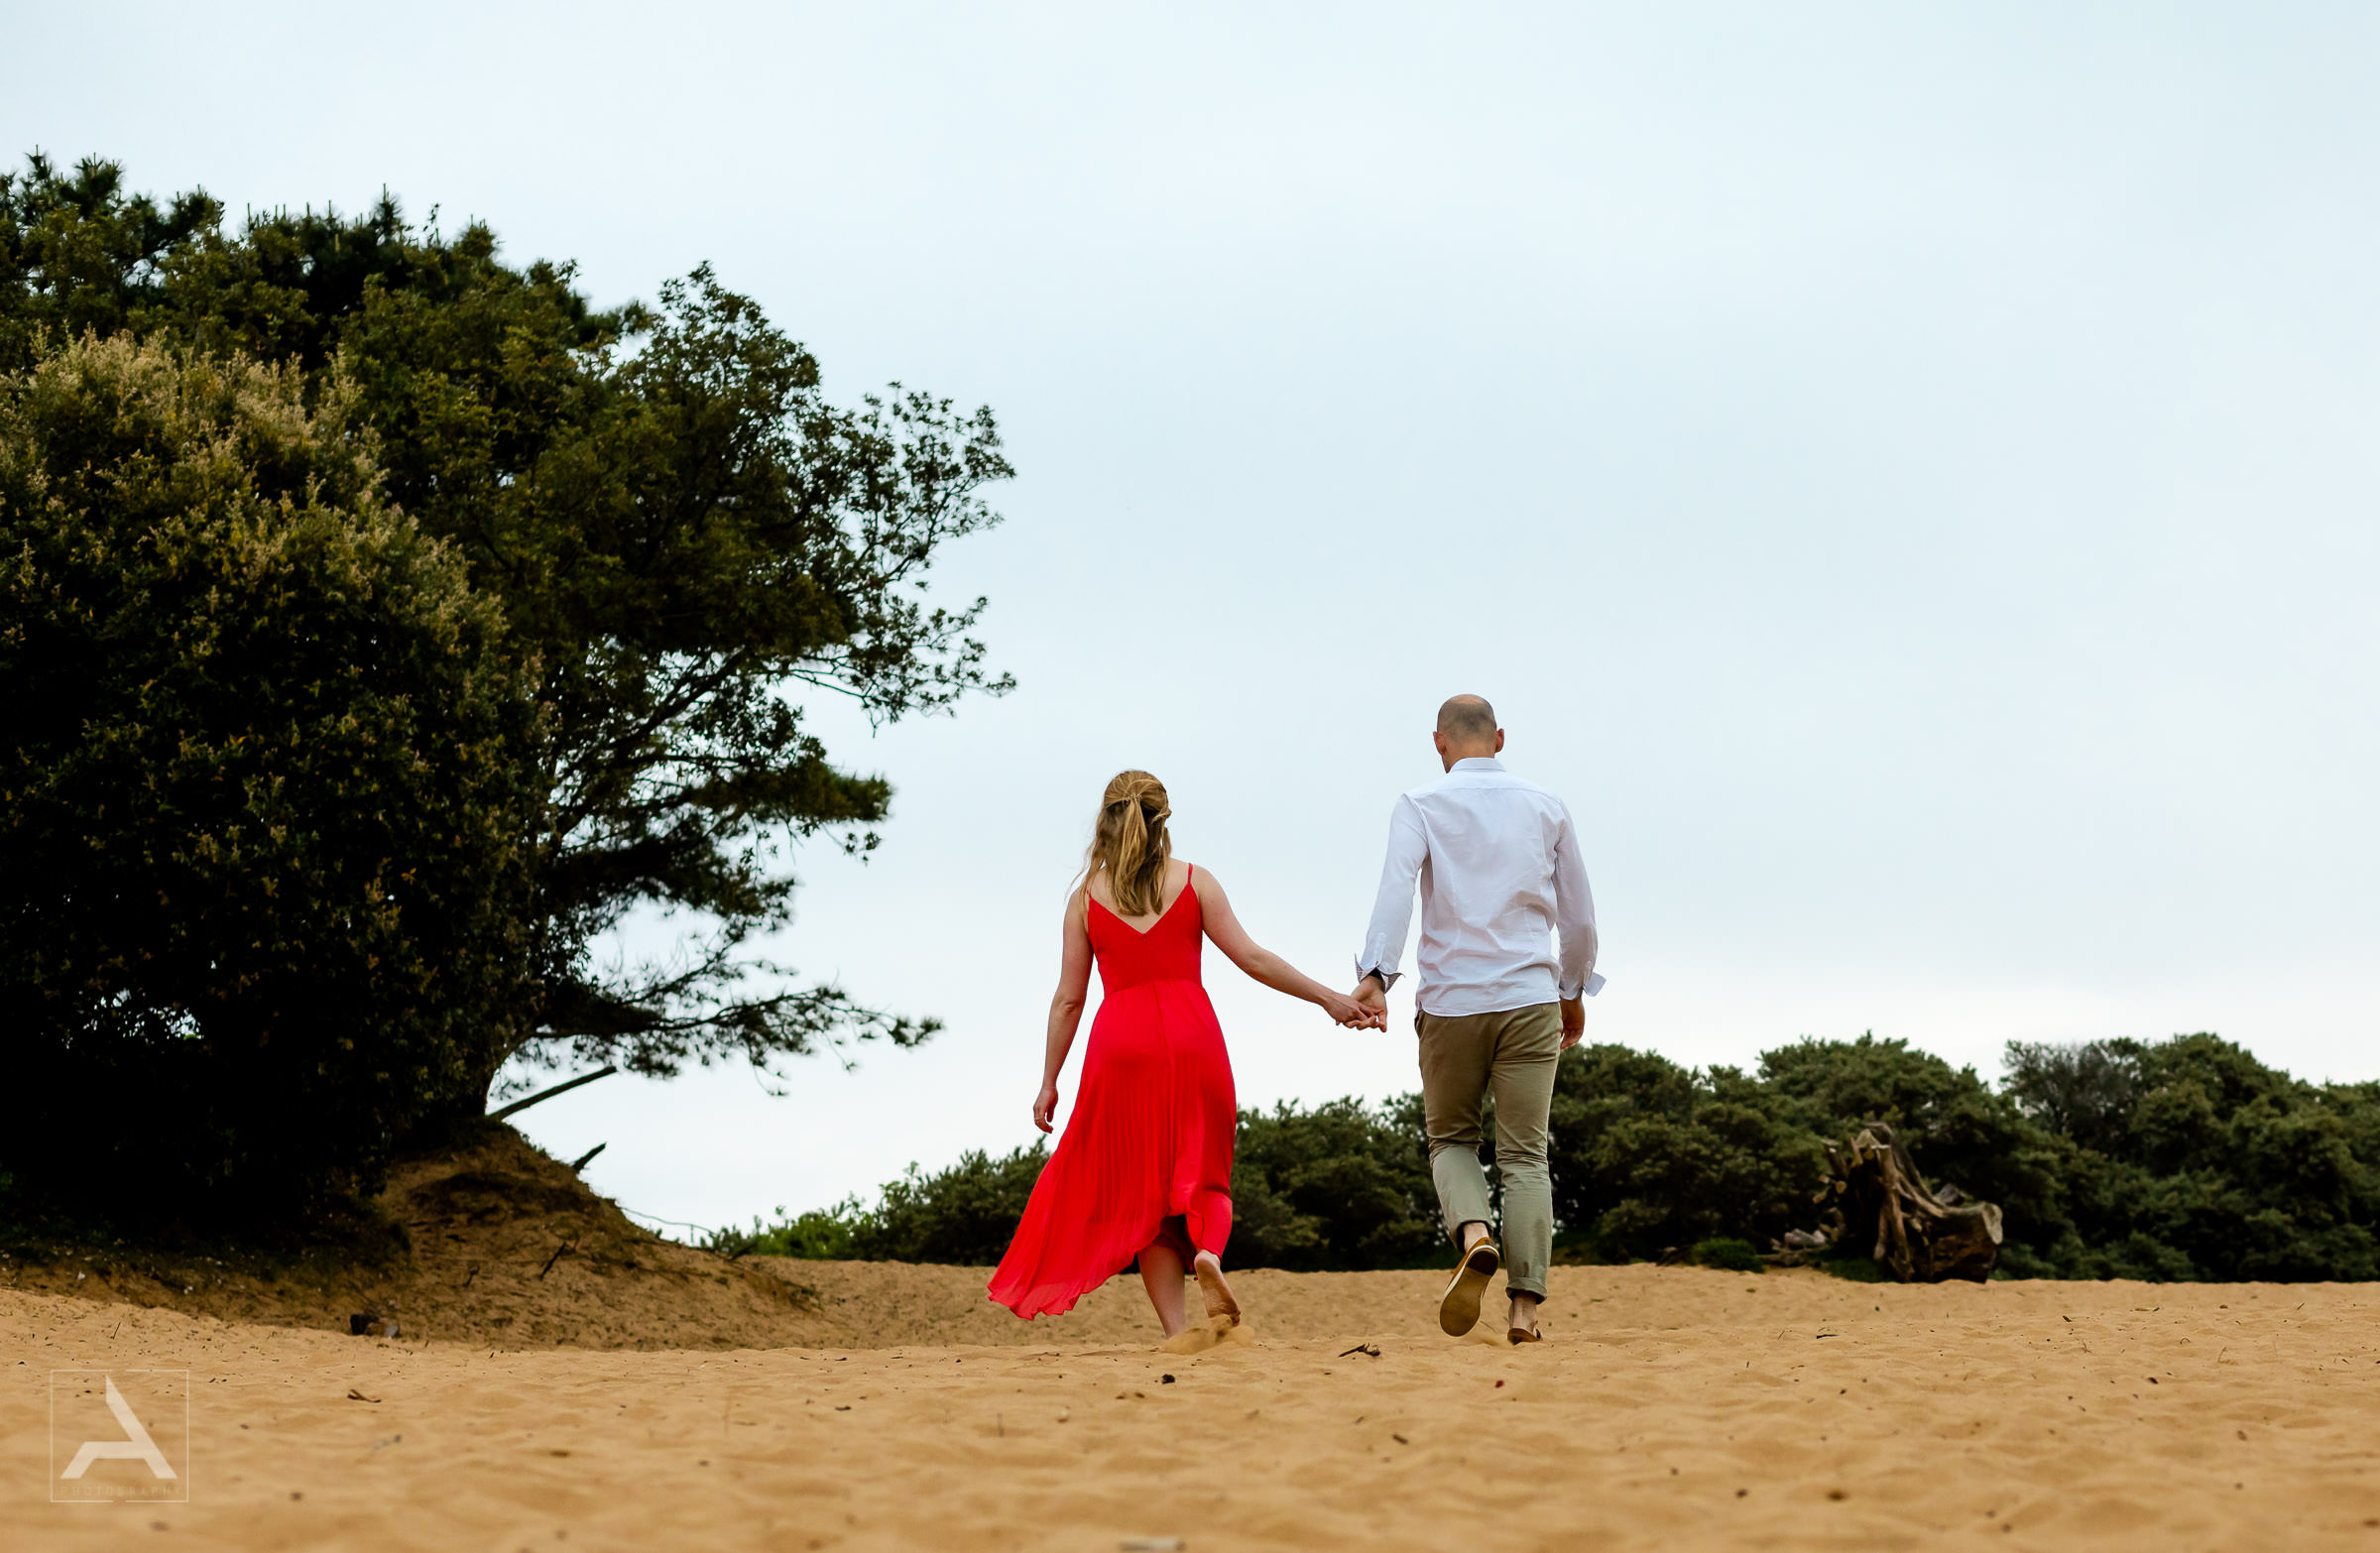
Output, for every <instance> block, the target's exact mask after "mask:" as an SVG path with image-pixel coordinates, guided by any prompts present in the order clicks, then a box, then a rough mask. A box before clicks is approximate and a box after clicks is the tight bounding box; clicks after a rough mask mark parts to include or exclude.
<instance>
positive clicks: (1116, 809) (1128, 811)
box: [1083, 772, 1173, 917]
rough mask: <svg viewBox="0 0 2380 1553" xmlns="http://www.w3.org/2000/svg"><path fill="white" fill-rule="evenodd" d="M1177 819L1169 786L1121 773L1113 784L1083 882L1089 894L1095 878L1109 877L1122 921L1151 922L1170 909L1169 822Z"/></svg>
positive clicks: (1095, 831)
mask: <svg viewBox="0 0 2380 1553" xmlns="http://www.w3.org/2000/svg"><path fill="white" fill-rule="evenodd" d="M1172 813H1173V808H1172V805H1171V804H1169V803H1168V802H1167V801H1166V798H1165V784H1164V783H1163V782H1161V781H1159V780H1157V779H1156V778H1155V777H1151V776H1150V775H1149V774H1148V773H1146V772H1118V773H1117V774H1116V775H1115V776H1114V777H1112V778H1110V779H1109V782H1108V791H1107V795H1106V796H1105V797H1103V798H1101V799H1100V800H1099V823H1098V825H1097V826H1096V827H1095V828H1094V829H1093V830H1092V832H1091V850H1090V851H1088V852H1086V853H1085V854H1084V855H1083V879H1084V888H1086V889H1088V888H1089V883H1090V879H1091V877H1092V876H1093V875H1095V874H1097V873H1098V872H1099V871H1100V870H1101V869H1103V868H1104V869H1106V870H1107V871H1108V889H1109V890H1110V891H1111V892H1113V893H1114V895H1115V896H1116V914H1117V915H1118V916H1126V917H1130V916H1146V915H1148V914H1149V913H1150V912H1152V911H1154V910H1156V909H1157V907H1158V906H1160V905H1163V904H1164V903H1165V865H1166V864H1167V863H1169V862H1171V861H1172V860H1173V838H1172V837H1171V836H1168V835H1167V834H1166V833H1165V821H1166V819H1167V818H1168V817H1169V816H1170V815H1171V814H1172Z"/></svg>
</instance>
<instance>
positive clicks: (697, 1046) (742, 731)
mask: <svg viewBox="0 0 2380 1553" xmlns="http://www.w3.org/2000/svg"><path fill="white" fill-rule="evenodd" d="M86 330H87V331H95V332H97V333H99V334H102V335H105V334H112V333H119V332H130V333H133V334H136V335H141V336H161V337H167V338H171V339H174V340H177V341H179V342H181V343H183V344H185V345H187V346H189V347H192V348H196V349H200V350H205V351H210V352H216V353H225V354H230V353H239V354H245V355H249V356H253V357H257V358H260V359H264V360H267V361H274V362H291V363H294V364H295V367H296V370H297V372H299V373H300V374H301V375H302V376H303V378H304V380H305V381H306V382H307V383H308V384H309V385H313V386H315V387H317V388H318V387H319V386H320V385H322V384H325V383H327V382H329V381H331V379H332V378H333V377H334V376H337V377H340V378H342V379H343V380H344V381H346V382H349V383H351V384H352V385H353V393H354V408H355V413H356V415H357V416H358V417H359V418H360V419H361V420H362V422H363V423H365V424H366V425H368V426H370V427H371V428H373V429H374V431H375V432H376V433H377V435H378V437H379V442H380V446H381V449H382V458H383V462H384V464H385V468H386V489H387V492H388V495H389V496H390V498H391V499H393V500H394V501H395V502H396V503H397V504H398V505H399V506H400V507H401V508H402V509H403V510H404V511H405V512H406V513H407V514H409V515H411V516H412V517H413V518H414V520H415V521H416V522H417V523H418V524H420V525H421V527H422V528H423V530H424V531H425V532H426V533H428V534H431V535H434V536H436V537H438V538H442V539H444V540H446V541H448V542H450V543H451V544H453V545H454V546H455V547H456V549H457V551H458V552H459V553H460V554H461V555H462V557H463V558H464V560H465V562H466V564H467V565H468V567H469V570H470V578H471V581H472V583H473V585H474V586H475V587H477V588H479V589H481V590H484V591H485V592H487V593H489V594H491V595H492V596H494V597H495V598H496V599H497V600H499V601H500V603H501V605H502V607H503V610H504V612H505V617H506V622H507V625H508V627H509V631H508V634H507V638H506V640H507V642H508V644H509V650H510V651H511V652H513V653H514V654H515V655H516V657H517V659H518V661H519V662H520V663H521V665H522V666H523V667H524V669H525V670H526V669H531V668H534V669H535V672H536V674H537V676H538V682H539V684H540V686H541V689H540V698H541V701H542V704H543V707H544V711H545V717H544V720H543V723H542V725H541V727H542V732H541V736H540V737H541V740H542V744H541V748H540V757H539V759H540V766H541V770H542V773H543V794H542V801H541V802H540V804H539V805H538V808H537V812H536V816H535V821H534V824H533V825H532V827H531V831H530V834H529V836H528V838H527V843H528V847H529V853H530V857H531V860H532V874H533V879H534V891H535V895H534V904H533V905H532V907H531V909H530V911H529V912H528V919H529V922H530V926H531V935H532V952H533V962H534V964H535V969H536V976H535V982H534V996H533V997H532V998H531V1001H530V1007H531V1014H532V1016H531V1018H530V1019H529V1020H528V1021H527V1023H526V1025H525V1027H524V1029H523V1032H522V1034H521V1037H520V1039H519V1040H518V1041H517V1042H516V1043H515V1044H514V1046H513V1047H512V1049H511V1050H508V1051H507V1052H505V1053H504V1054H503V1056H504V1057H507V1058H509V1057H513V1056H528V1057H530V1058H532V1059H544V1060H552V1059H554V1058H556V1057H558V1056H560V1055H562V1054H563V1053H566V1052H573V1051H574V1052H576V1053H578V1054H580V1055H582V1056H584V1057H588V1058H602V1059H606V1060H614V1061H619V1062H622V1063H623V1064H625V1065H627V1066H629V1067H632V1068H634V1069H637V1070H641V1071H646V1072H653V1073H665V1072H669V1071H672V1070H674V1069H675V1068H676V1067H677V1066H679V1065H680V1064H682V1063H684V1062H685V1061H688V1060H690V1059H691V1060H701V1061H707V1060H710V1059H711V1058H713V1057H715V1056H718V1055H722V1054H728V1053H742V1054H743V1055H745V1056H747V1057H749V1058H751V1059H752V1060H753V1061H754V1062H755V1063H757V1064H762V1065H764V1066H765V1065H766V1064H768V1063H769V1062H770V1061H771V1060H772V1059H773V1058H774V1057H776V1056H779V1055H782V1054H790V1053H797V1052H802V1051H806V1050H809V1049H811V1048H812V1047H813V1046H814V1045H815V1044H817V1043H818V1042H820V1041H822V1040H834V1039H841V1038H845V1037H862V1038H865V1037H869V1036H877V1035H882V1036H889V1037H891V1038H892V1039H893V1040H895V1041H901V1042H907V1041H913V1040H916V1039H918V1038H921V1037H922V1036H923V1035H924V1034H925V1033H927V1032H928V1031H929V1030H930V1029H931V1028H932V1024H931V1021H919V1020H912V1019H908V1018H903V1017H896V1016H893V1015H888V1014H884V1013H881V1012H878V1011H875V1010H873V1009H870V1008H867V1007H863V1006H861V1005H860V1004H858V1003H855V1002H854V1001H853V1000H851V999H850V998H848V997H846V996H845V995H844V994H843V993H842V992H840V991H838V990H836V989H832V988H822V987H806V988H805V987H797V986H794V985H793V984H792V983H790V982H789V981H788V980H787V974H788V973H787V971H786V968H784V967H780V966H774V965H771V964H768V963H766V962H764V961H762V960H760V959H758V958H756V956H755V955H754V953H753V948H752V945H753V940H754V938H755V936H756V935H757V934H760V933H762V932H764V931H766V930H768V929H770V928H773V927H774V926H777V925H779V924H781V923H782V922H783V921H784V920H785V918H786V915H787V911H788V907H789V903H790V900H791V896H792V891H793V889H794V879H793V876H792V873H791V872H790V869H789V866H788V864H787V860H786V856H785V850H786V848H787V846H788V845H789V844H790V843H791V842H794V841H797V840H800V839H802V838H805V837H811V836H815V835H818V834H820V833H822V832H823V833H826V834H828V835H830V836H832V837H834V838H836V839H838V840H839V841H840V842H841V844H842V845H844V846H846V847H849V848H853V849H861V850H864V849H867V848H870V847H873V846H874V845H875V844H876V839H877V838H876V834H875V832H874V830H873V829H872V828H871V827H872V826H874V825H875V824H876V822H878V821H880V820H882V819H883V818H884V817H885V815H886V814H887V812H888V805H889V802H890V799H891V787H890V786H889V784H888V783H887V782H886V781H885V780H884V779H883V778H882V777H877V776H873V775H869V774H864V773H858V772H853V771H850V770H848V769H846V768H844V767H841V766H838V765H837V764H835V763H834V762H833V761H832V760H831V759H830V757H829V755H828V752H827V751H826V749H825V748H824V747H823V745H822V744H821V742H820V740H819V738H818V737H817V735H816V734H815V732H813V731H812V729H811V727H810V726H809V723H808V721H807V720H805V716H804V709H803V708H804V703H803V697H804V696H805V695H806V694H809V693H816V692H826V693H832V694H838V695H841V696H846V697H850V698H852V699H853V700H855V701H856V702H857V703H858V704H859V705H860V706H861V707H863V708H864V709H865V710H866V712H867V714H868V715H869V716H870V717H871V718H872V719H875V720H878V721H880V722H883V721H891V720H893V719H897V718H899V717H902V716H904V715H908V714H911V713H920V712H940V711H945V710H947V709H949V708H950V707H951V706H952V705H953V704H954V703H955V702H956V701H957V700H958V699H959V698H960V697H962V696H964V695H966V694H967V693H969V692H972V691H984V692H990V693H998V692H1000V691H1001V690H1003V689H1005V688H1006V687H1007V684H1008V681H1007V680H1006V679H1005V678H995V677H993V676H992V675H990V674H989V673H988V672H987V671H986V669H985V668H984V662H983V660H984V648H983V646H982V644H981V643H980V642H979V641H977V640H976V638H975V637H974V635H973V632H974V629H975V625H976V621H977V619H978V617H979V615H980V612H981V611H982V609H983V607H984V601H983V600H981V599H976V600H974V601H972V602H970V603H967V604H964V605H962V606H960V607H956V608H945V607H938V606H936V605H934V604H933V603H932V602H931V600H930V598H929V597H928V595H927V593H926V586H925V584H926V579H927V574H928V571H929V568H930V567H931V565H932V562H933V560H934V559H935V557H936V556H937V555H938V554H939V553H940V551H941V548H942V546H943V545H944V544H945V543H947V542H948V541H949V540H951V539H954V538H959V537H962V536H964V535H967V534H970V533H972V532H974V531H976V530H979V529H982V528H985V527H987V526H989V525H991V524H993V523H995V522H997V518H996V516H995V515H994V514H993V512H992V511H991V510H990V509H989V508H988V507H987V506H986V505H985V503H984V502H983V500H982V497H981V494H980V493H981V491H982V489H983V487H984V486H985V485H986V484H988V483H990V482H992V481H996V480H999V479H1002V478H1005V477H1006V476H1008V475H1009V473H1010V472H1011V471H1010V468H1009V465H1008V464H1007V462H1006V460H1005V459H1004V457H1003V455H1002V452H1001V444H1000V437H999V433H998V429H997V427H996V425H995V423H994V421H993V419H992V417H991V415H990V414H989V412H987V411H983V410H977V411H975V412H973V413H962V412H960V411H958V410H956V409H954V408H953V407H952V405H951V404H950V403H949V402H948V401H945V400H939V399H935V398H932V397H929V396H926V395H922V394H916V393H911V392H908V391H905V390H902V389H900V388H899V387H898V386H897V385H895V386H894V387H893V388H892V391H890V392H889V393H887V394H885V395H883V396H872V397H868V398H865V399H863V400H862V401H861V402H860V403H859V404H858V405H857V406H844V405H836V404H833V403H830V402H829V401H828V400H827V399H826V398H825V397H824V395H823V394H822V392H821V390H820V373H819V367H818V363H817V361H816V359H815V358H814V357H813V356H812V355H811V354H810V353H809V352H808V351H807V350H805V349H803V348H802V347H801V346H800V345H799V344H797V343H795V342H793V341H792V340H790V339H788V338H786V337H785V336H784V335H783V334H781V333H780V332H778V331H777V330H776V329H775V328H773V326H772V325H771V324H770V323H769V321H768V320H767V318H766V317H764V316H763V314H762V312H761V310H760V309H759V308H758V307H757V306H756V305H755V304H754V303H753V302H752V301H750V300H749V299H746V298H743V297H740V296H737V295H736V294H734V293H733V292H730V291H728V290H726V289H725V288H723V287H722V286H721V285H719V283H718V282H717V280H716V279H715V278H714V277H713V276H712V274H711V273H710V271H709V270H708V269H707V268H706V269H702V270H698V271H696V272H695V273H694V274H693V275H691V276H689V277H687V278H686V279H684V280H683V281H680V282H676V283H673V284H670V285H667V286H664V287H663V288H661V291H660V294H659V297H658V300H657V302H656V303H655V304H654V305H652V306H641V305H629V306H624V307H621V308H618V309H614V310H610V311H603V310H598V309H595V308H593V307H591V306H590V305H589V304H588V303H587V301H586V299H584V297H582V296H581V295H580V293H579V292H578V291H577V289H576V287H575V281H574V275H573V272H572V270H571V269H570V268H569V267H568V266H566V265H551V264H545V263H535V264H530V265H527V266H517V265H513V264H510V263H508V262H506V261H505V260H504V259H503V258H502V257H500V255H499V251H498V247H497V242H496V238H495V236H494V234H493V233H492V232H491V231H490V230H489V229H488V228H487V227H485V226H483V225H479V224H472V225H468V226H465V227H464V228H462V229H461V230H460V231H459V232H456V233H454V234H452V235H445V234H441V233H440V232H439V231H437V230H435V229H434V227H432V228H421V227H415V226H412V225H410V224H408V223H407V222H406V220H405V219H404V218H403V217H402V215H401V214H400V212H399V210H398V208H397V206H396V204H395V203H394V201H392V200H389V199H386V198H384V199H383V200H382V201H381V202H380V204H379V205H377V206H376V207H374V208H373V209H371V210H369V211H367V212H365V213H363V214H361V215H358V216H353V217H347V216H340V215H336V214H334V213H332V212H330V211H329V210H327V209H325V210H324V211H322V212H320V213H316V212H313V211H311V210H308V211H305V212H303V213H291V212H287V211H276V212H273V213H271V214H267V215H262V216H256V217H252V218H251V219H249V220H248V221H247V222H246V223H245V225H243V226H242V227H240V228H238V229H237V230H234V229H232V228H230V227H229V226H228V225H227V224H226V222H225V219H224V212H223V211H222V209H221V207H220V206H219V204H218V203H217V202H216V201H214V200H213V199H211V198H209V197H208V196H207V195H205V194H204V193H202V192H191V193H187V194H183V195H180V196H178V197H176V198H174V199H173V200H171V201H168V202H165V203H163V204H160V203H159V202H158V201H156V200H154V199H151V198H148V197H145V196H138V195H134V194H132V193H130V192H128V191H127V190H126V188H125V186H124V183H123V179H122V177H121V174H120V172H119V170H118V169H117V168H116V167H115V166H113V165H112V164H108V163H104V162H96V161H92V162H84V163H82V164H80V165H79V166H77V167H75V168H74V169H72V170H71V171H67V170H63V169H60V167H58V166H56V165H54V164H52V163H50V162H48V161H45V160H43V159H41V158H38V157H37V158H35V159H33V160H32V161H31V163H30V164H29V166H28V169H27V171H26V172H25V173H24V174H22V175H20V176H17V177H14V178H7V179H0V370H6V369H7V368H9V367H11V366H21V365H23V364H24V363H25V362H27V361H29V360H30V359H31V358H32V356H33V354H34V353H35V352H37V351H38V350H39V349H41V348H42V344H41V342H42V341H44V340H45V339H51V340H54V339H57V338H59V337H60V336H62V335H70V334H72V333H75V332H78V331H86ZM639 908H655V909H659V910H663V911H676V910H684V911H687V912H690V913H692V914H693V917H694V919H695V920H697V921H698V922H701V923H706V924H707V927H705V928H703V929H702V930H701V931H698V932H696V933H695V934H694V935H693V936H692V938H691V940H690V942H689V943H688V944H687V945H685V946H682V947H681V950H680V952H677V953H672V954H668V955H663V956H658V957H655V958H654V959H653V960H651V961H648V962H644V963H635V964H629V965H625V966H609V967H607V966H605V965H599V963H598V961H597V958H596V956H595V954H594V953H593V949H594V946H595V945H596V943H597V941H598V940H599V939H601V938H602V937H603V935H604V934H606V933H607V932H609V931H610V930H612V929H614V928H616V927H617V926H619V925H620V924H621V922H622V921H623V919H624V918H626V917H627V916H628V915H629V914H630V913H631V912H632V911H636V910H638V909H639ZM493 1076H494V1072H493V1069H491V1071H490V1073H489V1075H488V1077H489V1078H493Z"/></svg>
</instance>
